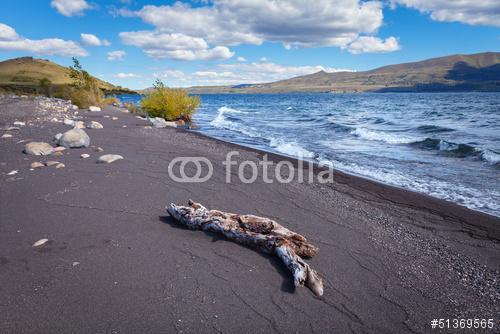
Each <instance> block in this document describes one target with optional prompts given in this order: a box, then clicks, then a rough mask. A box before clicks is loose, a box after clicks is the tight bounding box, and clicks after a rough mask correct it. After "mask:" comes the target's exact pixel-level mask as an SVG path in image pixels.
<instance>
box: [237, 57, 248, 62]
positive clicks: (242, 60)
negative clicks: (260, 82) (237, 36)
mask: <svg viewBox="0 0 500 334" xmlns="http://www.w3.org/2000/svg"><path fill="white" fill-rule="evenodd" d="M236 60H237V61H241V62H245V61H247V59H246V58H245V57H238V58H236Z"/></svg>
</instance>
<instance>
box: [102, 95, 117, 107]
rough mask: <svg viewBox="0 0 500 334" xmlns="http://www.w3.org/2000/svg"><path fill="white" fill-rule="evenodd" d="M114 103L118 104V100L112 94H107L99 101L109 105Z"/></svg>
mask: <svg viewBox="0 0 500 334" xmlns="http://www.w3.org/2000/svg"><path fill="white" fill-rule="evenodd" d="M114 103H116V104H120V100H118V99H117V98H116V97H114V96H108V97H107V98H105V99H104V100H102V101H101V105H111V104H114Z"/></svg>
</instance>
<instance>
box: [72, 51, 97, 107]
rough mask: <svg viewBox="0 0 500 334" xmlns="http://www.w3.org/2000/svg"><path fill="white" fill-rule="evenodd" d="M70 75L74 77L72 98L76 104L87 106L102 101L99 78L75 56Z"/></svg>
mask: <svg viewBox="0 0 500 334" xmlns="http://www.w3.org/2000/svg"><path fill="white" fill-rule="evenodd" d="M69 77H70V78H71V79H73V84H72V89H71V92H70V98H71V101H72V102H73V103H74V104H76V105H77V106H79V107H80V108H87V107H89V106H91V105H96V104H100V103H101V102H102V99H103V93H102V91H101V89H100V88H99V83H98V82H97V79H96V78H94V77H92V76H91V75H90V74H89V73H88V72H87V71H85V70H84V69H83V68H82V65H81V64H80V62H79V61H78V59H76V58H73V66H70V67H69Z"/></svg>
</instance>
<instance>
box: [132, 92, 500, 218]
mask: <svg viewBox="0 0 500 334" xmlns="http://www.w3.org/2000/svg"><path fill="white" fill-rule="evenodd" d="M201 99H202V105H201V107H200V108H199V110H198V112H197V113H196V115H195V117H194V122H195V123H196V125H198V126H199V129H198V130H196V131H199V132H202V133H204V134H206V135H208V136H211V137H215V138H219V139H222V140H225V141H229V142H233V143H236V144H241V145H245V146H250V147H254V148H259V149H262V150H266V151H271V152H277V153H281V154H285V155H288V156H292V157H297V156H301V157H303V158H304V159H309V160H313V161H316V162H319V163H323V164H328V165H333V167H335V168H337V169H339V170H342V171H345V172H348V173H351V174H356V175H360V176H364V177H367V178H371V179H374V180H378V181H381V182H384V183H387V184H391V185H395V186H398V187H402V188H405V189H410V190H413V191H417V192H422V193H425V194H429V195H431V196H434V197H438V198H442V199H447V200H450V201H453V202H455V203H458V204H461V205H464V206H467V207H469V208H471V209H475V210H479V211H483V212H487V213H490V214H493V215H495V216H500V93H384V94H380V93H379V94H276V95H274V94H265V95H215V94H214V95H201ZM122 100H124V101H134V102H137V101H138V100H139V97H138V96H123V97H122Z"/></svg>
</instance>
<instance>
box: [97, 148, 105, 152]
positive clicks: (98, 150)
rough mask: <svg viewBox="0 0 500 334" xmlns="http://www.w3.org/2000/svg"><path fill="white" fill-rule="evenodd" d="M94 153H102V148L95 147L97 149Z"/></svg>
mask: <svg viewBox="0 0 500 334" xmlns="http://www.w3.org/2000/svg"><path fill="white" fill-rule="evenodd" d="M95 151H96V152H102V151H104V150H103V148H102V147H97V148H96V149H95Z"/></svg>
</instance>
